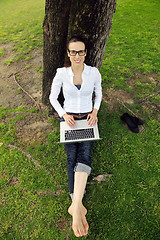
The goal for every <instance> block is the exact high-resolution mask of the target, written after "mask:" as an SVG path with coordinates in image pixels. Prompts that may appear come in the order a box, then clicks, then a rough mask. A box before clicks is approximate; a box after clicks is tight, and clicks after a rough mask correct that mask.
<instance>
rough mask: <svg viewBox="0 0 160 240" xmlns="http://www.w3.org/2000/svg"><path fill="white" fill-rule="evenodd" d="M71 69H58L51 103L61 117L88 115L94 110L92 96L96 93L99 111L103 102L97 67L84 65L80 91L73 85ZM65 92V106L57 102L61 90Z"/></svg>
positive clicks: (95, 104) (95, 103)
mask: <svg viewBox="0 0 160 240" xmlns="http://www.w3.org/2000/svg"><path fill="white" fill-rule="evenodd" d="M73 76H74V75H73V72H72V69H71V67H63V68H58V69H57V73H56V75H55V77H54V79H53V83H52V87H51V93H50V96H49V99H50V102H51V104H52V106H53V107H54V109H55V110H56V111H57V113H58V114H59V116H60V117H62V116H63V115H64V114H65V113H66V112H72V113H86V112H91V111H92V109H93V105H92V104H93V103H92V94H93V92H94V93H95V100H94V108H96V109H97V110H99V107H100V104H101V100H102V87H101V81H102V79H101V74H100V72H99V71H98V69H97V68H96V67H90V66H87V65H86V64H84V70H83V72H82V85H81V88H80V90H79V89H78V88H77V87H76V86H75V85H74V84H73ZM61 87H62V90H63V95H64V99H65V100H64V105H63V108H62V107H61V105H60V103H59V101H58V100H57V98H58V95H59V93H60V90H61Z"/></svg>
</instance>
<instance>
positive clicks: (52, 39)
mask: <svg viewBox="0 0 160 240" xmlns="http://www.w3.org/2000/svg"><path fill="white" fill-rule="evenodd" d="M70 6H71V1H70V0H46V5H45V17H44V21H43V69H44V72H43V86H42V87H43V95H42V102H43V103H44V104H45V105H49V99H48V98H49V94H50V89H51V84H52V81H53V77H54V75H55V73H56V69H57V68H58V67H62V66H63V65H64V59H65V54H66V44H67V35H68V23H69V15H70Z"/></svg>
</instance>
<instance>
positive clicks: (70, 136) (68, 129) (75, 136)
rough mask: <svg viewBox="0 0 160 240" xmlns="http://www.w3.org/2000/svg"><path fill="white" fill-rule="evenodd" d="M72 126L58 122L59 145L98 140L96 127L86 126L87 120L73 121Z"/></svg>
mask: <svg viewBox="0 0 160 240" xmlns="http://www.w3.org/2000/svg"><path fill="white" fill-rule="evenodd" d="M75 122H76V124H75V125H74V126H69V125H68V124H67V123H66V122H65V121H62V122H60V143H72V142H83V141H95V140H100V139H101V138H100V137H99V131H98V125H97V124H94V125H93V126H92V127H91V126H89V125H88V121H87V119H84V120H75Z"/></svg>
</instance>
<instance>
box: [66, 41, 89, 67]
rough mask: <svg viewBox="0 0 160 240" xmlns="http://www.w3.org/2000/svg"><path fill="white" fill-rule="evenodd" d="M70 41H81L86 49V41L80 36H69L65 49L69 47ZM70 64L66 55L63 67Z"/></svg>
mask: <svg viewBox="0 0 160 240" xmlns="http://www.w3.org/2000/svg"><path fill="white" fill-rule="evenodd" d="M72 42H82V43H84V45H85V50H86V49H87V46H86V41H85V39H84V38H83V37H82V36H73V37H71V38H70V39H69V41H68V43H67V49H68V47H69V44H70V43H72ZM70 66H71V62H70V59H69V57H68V55H66V58H65V63H64V67H70Z"/></svg>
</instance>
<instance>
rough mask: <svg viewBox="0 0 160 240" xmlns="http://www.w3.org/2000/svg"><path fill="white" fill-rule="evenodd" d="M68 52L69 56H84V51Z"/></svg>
mask: <svg viewBox="0 0 160 240" xmlns="http://www.w3.org/2000/svg"><path fill="white" fill-rule="evenodd" d="M68 52H69V54H70V55H71V56H76V55H77V53H78V55H79V56H84V55H85V54H86V51H85V50H80V51H76V50H69V49H68Z"/></svg>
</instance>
